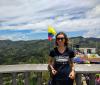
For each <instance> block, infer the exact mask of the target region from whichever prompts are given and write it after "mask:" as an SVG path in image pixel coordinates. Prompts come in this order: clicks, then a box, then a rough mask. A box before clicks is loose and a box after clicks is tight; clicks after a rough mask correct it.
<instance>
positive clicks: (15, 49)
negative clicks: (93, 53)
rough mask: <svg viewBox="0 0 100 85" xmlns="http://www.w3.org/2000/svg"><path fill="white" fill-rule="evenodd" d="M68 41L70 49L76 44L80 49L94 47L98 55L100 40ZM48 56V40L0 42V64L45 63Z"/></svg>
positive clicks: (76, 38) (71, 39)
mask: <svg viewBox="0 0 100 85" xmlns="http://www.w3.org/2000/svg"><path fill="white" fill-rule="evenodd" d="M69 41H70V42H69V45H70V47H75V45H77V44H78V45H79V46H80V47H96V48H97V53H100V38H83V37H73V38H70V39H69ZM53 45H54V40H53V41H52V47H53ZM48 54H49V41H48V40H31V41H11V40H0V64H18V63H47V59H48Z"/></svg>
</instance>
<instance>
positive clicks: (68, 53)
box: [49, 48, 75, 79]
mask: <svg viewBox="0 0 100 85" xmlns="http://www.w3.org/2000/svg"><path fill="white" fill-rule="evenodd" d="M49 56H51V57H52V58H53V59H54V65H53V67H54V68H55V69H56V70H57V71H58V72H57V74H56V75H55V77H56V78H57V79H67V78H68V76H69V73H70V70H71V69H70V64H69V63H71V62H73V57H74V56H75V55H74V51H72V50H70V49H69V48H66V50H65V51H64V52H63V53H60V52H59V51H58V49H57V48H54V49H53V50H52V51H50V54H49Z"/></svg>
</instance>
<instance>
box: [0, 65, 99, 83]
mask: <svg viewBox="0 0 100 85" xmlns="http://www.w3.org/2000/svg"><path fill="white" fill-rule="evenodd" d="M47 66H48V65H47V64H18V65H0V85H4V81H3V75H4V74H6V73H7V74H11V75H12V81H11V82H12V85H17V79H16V78H17V74H18V73H23V74H24V85H30V82H29V74H30V72H37V73H38V75H37V81H36V82H37V85H47V84H43V83H42V73H43V72H46V71H48V68H47ZM75 72H76V78H75V81H76V85H82V84H81V83H82V75H83V74H89V77H90V80H89V85H95V74H96V73H100V64H75Z"/></svg>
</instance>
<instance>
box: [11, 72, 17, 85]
mask: <svg viewBox="0 0 100 85" xmlns="http://www.w3.org/2000/svg"><path fill="white" fill-rule="evenodd" d="M16 75H17V74H16V73H15V72H13V73H12V85H17V81H16Z"/></svg>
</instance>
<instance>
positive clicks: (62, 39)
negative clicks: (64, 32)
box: [57, 37, 65, 41]
mask: <svg viewBox="0 0 100 85" xmlns="http://www.w3.org/2000/svg"><path fill="white" fill-rule="evenodd" d="M57 40H58V41H59V40H61V41H64V40H65V38H64V37H62V38H57Z"/></svg>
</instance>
